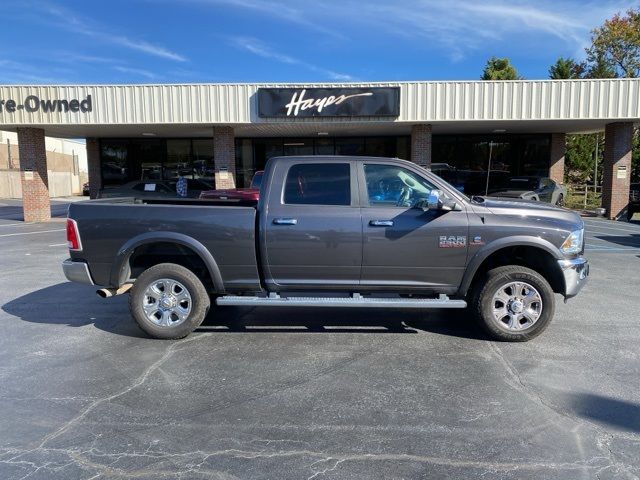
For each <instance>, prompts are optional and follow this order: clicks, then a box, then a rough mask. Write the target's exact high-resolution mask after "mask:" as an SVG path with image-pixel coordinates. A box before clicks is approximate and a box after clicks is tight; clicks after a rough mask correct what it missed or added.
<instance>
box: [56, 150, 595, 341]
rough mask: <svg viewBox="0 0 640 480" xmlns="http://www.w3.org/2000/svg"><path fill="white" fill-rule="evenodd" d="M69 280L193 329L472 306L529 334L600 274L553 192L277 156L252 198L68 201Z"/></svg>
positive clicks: (176, 331)
mask: <svg viewBox="0 0 640 480" xmlns="http://www.w3.org/2000/svg"><path fill="white" fill-rule="evenodd" d="M67 239H68V242H69V251H70V256H71V258H70V259H68V260H66V261H65V262H64V263H63V269H64V273H65V275H66V277H67V278H68V279H69V280H72V281H76V282H81V283H86V284H91V285H94V284H95V285H99V286H101V287H103V288H100V290H98V293H99V294H100V295H101V296H103V297H108V296H112V295H117V294H121V293H123V292H126V291H129V294H130V299H129V308H130V311H131V314H132V316H133V318H134V319H135V320H136V322H137V323H138V325H139V326H140V327H141V328H142V329H143V330H144V331H145V332H147V333H148V334H149V335H151V336H153V337H156V338H181V337H184V336H186V335H188V334H189V333H190V332H191V331H193V330H194V329H195V328H197V327H198V326H199V325H200V323H201V322H202V321H203V319H204V318H205V316H206V314H207V312H208V310H209V309H210V307H211V305H212V304H213V305H216V306H220V307H222V306H228V305H241V306H265V307H275V306H280V307H282V306H289V307H318V308H320V307H360V308H362V307H373V308H391V309H399V308H421V309H429V308H466V307H467V306H468V307H470V310H471V311H472V312H474V314H475V316H476V318H477V319H478V320H479V322H480V324H481V325H482V326H483V327H484V328H485V330H486V331H487V332H488V333H489V335H490V336H491V337H492V338H495V339H499V340H508V341H525V340H529V339H531V338H533V337H535V336H537V335H538V334H540V333H541V332H542V331H543V330H544V329H545V328H546V327H547V325H548V324H549V322H550V321H551V319H552V317H553V314H554V308H555V295H554V294H555V293H558V294H561V295H563V296H564V297H565V299H567V298H570V297H573V296H574V295H576V294H577V293H578V292H579V290H580V289H581V288H582V286H583V285H584V283H585V282H586V280H587V276H588V273H589V264H588V263H587V260H586V259H585V258H583V256H582V254H583V251H584V223H583V221H582V219H581V218H580V216H579V215H577V214H576V213H574V212H572V211H569V210H566V209H562V208H558V207H555V206H552V205H547V204H543V203H540V202H526V201H519V202H513V201H505V200H502V199H496V198H482V197H473V198H469V197H466V196H465V195H463V194H462V193H460V192H458V191H457V190H456V189H455V188H453V187H452V186H451V185H449V184H448V183H446V182H445V181H443V180H442V179H441V178H439V177H438V176H437V175H434V174H432V173H431V172H429V171H427V170H426V169H424V168H422V167H420V166H418V165H416V164H414V163H411V162H408V161H404V160H399V159H388V158H372V157H339V156H331V157H329V156H327V157H278V158H273V159H271V160H270V161H269V162H268V164H267V168H266V170H265V173H264V178H263V185H262V188H261V198H260V201H259V202H255V203H254V204H253V205H247V204H246V203H243V204H229V203H225V202H220V201H217V200H199V201H198V204H197V205H193V204H192V203H189V202H184V201H182V200H177V199H142V201H140V200H136V201H135V202H134V201H133V200H130V201H127V200H124V201H113V200H110V199H104V200H90V201H87V202H77V203H73V204H71V205H70V207H69V217H68V220H67Z"/></svg>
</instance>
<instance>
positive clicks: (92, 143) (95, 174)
mask: <svg viewBox="0 0 640 480" xmlns="http://www.w3.org/2000/svg"><path fill="white" fill-rule="evenodd" d="M87 168H88V170H89V196H90V197H91V198H97V197H98V192H99V191H100V190H101V189H102V172H101V171H100V141H99V140H98V139H97V138H87Z"/></svg>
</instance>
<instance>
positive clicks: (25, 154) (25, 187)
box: [18, 128, 51, 222]
mask: <svg viewBox="0 0 640 480" xmlns="http://www.w3.org/2000/svg"><path fill="white" fill-rule="evenodd" d="M18 148H19V151H20V180H21V182H22V210H23V211H24V221H25V222H48V221H49V220H51V202H50V201H49V177H48V175H47V149H46V147H45V143H44V130H42V129H41V128H18Z"/></svg>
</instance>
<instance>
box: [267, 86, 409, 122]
mask: <svg viewBox="0 0 640 480" xmlns="http://www.w3.org/2000/svg"><path fill="white" fill-rule="evenodd" d="M398 115H400V88H398V87H385V88H259V89H258V116H260V117H293V118H296V117H370V116H385V117H386V116H391V117H397V116H398Z"/></svg>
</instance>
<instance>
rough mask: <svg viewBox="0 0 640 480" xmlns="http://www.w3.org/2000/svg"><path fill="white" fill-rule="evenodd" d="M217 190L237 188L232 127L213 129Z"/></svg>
mask: <svg viewBox="0 0 640 480" xmlns="http://www.w3.org/2000/svg"><path fill="white" fill-rule="evenodd" d="M213 166H214V170H215V187H216V189H223V188H236V145H235V137H234V136H233V128H232V127H213Z"/></svg>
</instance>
